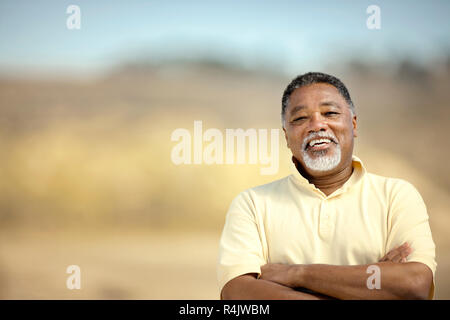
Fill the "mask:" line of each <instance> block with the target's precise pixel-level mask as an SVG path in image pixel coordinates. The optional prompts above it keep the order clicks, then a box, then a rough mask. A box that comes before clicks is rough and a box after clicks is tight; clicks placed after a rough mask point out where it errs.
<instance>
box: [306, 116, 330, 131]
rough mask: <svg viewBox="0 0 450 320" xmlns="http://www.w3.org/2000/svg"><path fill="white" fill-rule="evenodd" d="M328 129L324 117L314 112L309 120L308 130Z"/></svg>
mask: <svg viewBox="0 0 450 320" xmlns="http://www.w3.org/2000/svg"><path fill="white" fill-rule="evenodd" d="M327 129H328V123H327V121H326V119H325V118H324V117H322V115H321V114H320V113H314V114H313V115H312V117H311V120H310V122H309V127H308V131H309V132H317V131H326V130H327Z"/></svg>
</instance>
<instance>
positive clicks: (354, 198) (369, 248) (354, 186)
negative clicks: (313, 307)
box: [218, 73, 436, 300]
mask: <svg viewBox="0 0 450 320" xmlns="http://www.w3.org/2000/svg"><path fill="white" fill-rule="evenodd" d="M282 121H283V131H284V133H285V137H286V141H287V146H288V147H289V149H290V150H291V151H292V155H293V157H292V161H293V164H295V169H294V170H293V174H292V175H290V176H288V177H285V178H283V179H281V180H277V181H274V182H272V183H269V184H266V185H262V186H258V187H255V188H251V189H248V190H246V191H244V192H242V193H241V194H239V195H238V196H237V197H236V198H235V199H234V200H233V202H232V204H231V206H230V208H229V211H228V213H227V218H226V223H225V226H224V229H223V233H222V237H221V240H220V246H219V260H218V280H219V287H220V290H221V298H222V299H301V300H303V299H330V298H335V299H427V298H428V299H431V298H433V295H434V274H435V270H436V262H435V245H434V242H433V240H432V236H431V231H430V227H429V224H428V214H427V210H426V207H425V204H424V202H423V200H422V198H421V196H420V194H419V193H418V192H417V190H416V189H415V188H414V187H413V186H412V185H411V184H410V183H408V182H406V181H404V180H401V179H393V178H385V177H381V176H378V175H374V174H371V173H368V172H366V170H365V168H364V166H363V163H362V162H361V160H360V159H358V158H357V157H356V156H354V155H353V145H354V138H355V137H356V135H357V130H356V129H357V125H356V124H357V122H356V114H355V110H354V106H353V103H352V100H351V98H350V95H349V93H348V91H347V88H346V87H345V85H344V84H343V83H342V82H341V81H340V80H339V79H337V78H335V77H333V76H330V75H327V74H323V73H307V74H304V75H301V76H298V77H297V78H295V79H294V80H293V81H292V82H291V83H290V84H289V85H288V87H287V88H286V90H285V92H284V95H283V99H282ZM293 168H294V166H293Z"/></svg>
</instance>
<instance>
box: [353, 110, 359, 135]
mask: <svg viewBox="0 0 450 320" xmlns="http://www.w3.org/2000/svg"><path fill="white" fill-rule="evenodd" d="M352 125H353V137H355V138H356V137H357V136H358V130H357V121H356V115H354V116H353V117H352Z"/></svg>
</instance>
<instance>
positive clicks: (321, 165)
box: [302, 144, 341, 171]
mask: <svg viewBox="0 0 450 320" xmlns="http://www.w3.org/2000/svg"><path fill="white" fill-rule="evenodd" d="M314 154H315V155H316V157H315V158H311V157H310V156H309V154H308V152H307V151H306V150H303V151H302V155H303V162H304V163H305V166H306V167H307V168H308V169H310V170H313V171H330V170H333V169H334V168H336V167H337V166H338V164H339V163H340V162H341V147H340V146H339V145H338V144H337V145H336V150H335V152H334V153H333V154H332V155H327V150H321V151H317V152H314Z"/></svg>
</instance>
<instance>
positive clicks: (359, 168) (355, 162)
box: [290, 155, 367, 198]
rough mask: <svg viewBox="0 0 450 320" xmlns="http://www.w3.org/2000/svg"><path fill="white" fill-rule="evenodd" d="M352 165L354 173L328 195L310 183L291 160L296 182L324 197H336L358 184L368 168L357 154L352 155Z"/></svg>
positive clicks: (293, 176)
mask: <svg viewBox="0 0 450 320" xmlns="http://www.w3.org/2000/svg"><path fill="white" fill-rule="evenodd" d="M352 166H353V173H352V175H351V176H350V178H349V179H348V180H347V181H346V182H345V183H344V185H343V186H342V187H340V188H339V189H337V190H336V191H334V192H333V193H332V194H330V195H329V196H326V195H325V194H324V193H323V192H322V191H321V190H320V189H318V188H316V186H315V185H314V184H312V183H309V181H308V180H307V179H306V178H305V177H303V176H302V175H301V174H300V172H299V171H298V170H297V168H296V167H295V164H294V162H291V168H290V169H291V172H292V175H291V176H292V178H293V179H294V181H295V182H296V184H298V185H301V186H303V187H305V188H308V189H310V190H312V191H314V192H315V193H319V194H320V195H321V196H322V197H324V198H332V197H335V196H337V195H339V194H341V193H343V192H346V191H347V190H348V189H350V188H351V187H353V186H354V185H356V184H357V183H358V182H359V181H361V179H362V178H363V176H364V175H365V174H366V172H367V171H366V168H365V167H364V164H363V163H362V161H361V159H359V158H358V157H357V156H355V155H352Z"/></svg>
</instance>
